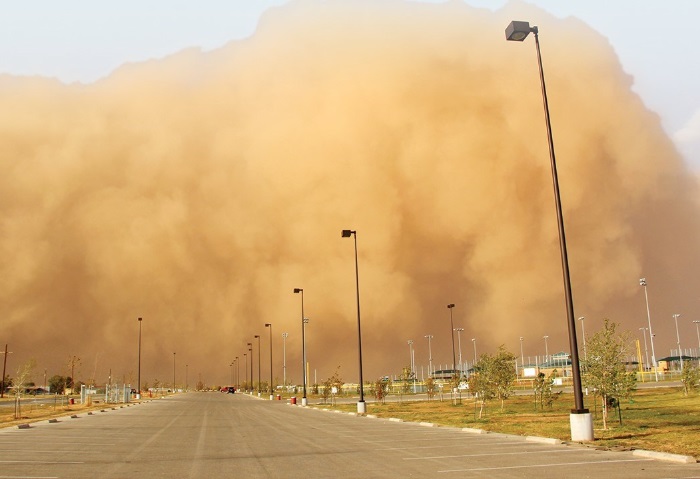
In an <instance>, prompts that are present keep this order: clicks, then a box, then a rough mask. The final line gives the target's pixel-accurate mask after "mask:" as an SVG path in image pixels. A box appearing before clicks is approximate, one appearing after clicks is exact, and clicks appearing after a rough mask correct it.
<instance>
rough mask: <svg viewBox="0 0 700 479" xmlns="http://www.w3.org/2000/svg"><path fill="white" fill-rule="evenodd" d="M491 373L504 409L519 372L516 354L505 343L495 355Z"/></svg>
mask: <svg viewBox="0 0 700 479" xmlns="http://www.w3.org/2000/svg"><path fill="white" fill-rule="evenodd" d="M491 374H492V381H493V382H494V383H495V387H496V397H497V398H498V399H500V401H501V411H503V406H504V403H505V400H506V399H508V398H509V397H510V396H511V395H512V394H513V385H514V384H515V380H516V379H518V373H517V372H516V370H515V355H514V354H513V353H511V352H510V351H507V350H506V348H505V346H503V345H500V346H499V348H498V351H497V352H496V355H495V356H494V357H493V366H492V367H491Z"/></svg>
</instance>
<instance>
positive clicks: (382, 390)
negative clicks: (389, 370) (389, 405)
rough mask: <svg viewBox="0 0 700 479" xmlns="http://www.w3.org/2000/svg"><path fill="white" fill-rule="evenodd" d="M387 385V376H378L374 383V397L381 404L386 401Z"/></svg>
mask: <svg viewBox="0 0 700 479" xmlns="http://www.w3.org/2000/svg"><path fill="white" fill-rule="evenodd" d="M389 386H390V383H389V379H387V378H379V379H377V380H376V381H375V383H374V397H375V398H376V399H377V401H380V402H381V403H382V404H385V403H386V397H387V396H388V395H389Z"/></svg>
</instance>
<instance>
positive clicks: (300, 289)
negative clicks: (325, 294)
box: [294, 288, 304, 293]
mask: <svg viewBox="0 0 700 479" xmlns="http://www.w3.org/2000/svg"><path fill="white" fill-rule="evenodd" d="M294 292H295V293H303V292H304V290H303V289H302V288H294Z"/></svg>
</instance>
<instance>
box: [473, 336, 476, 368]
mask: <svg viewBox="0 0 700 479" xmlns="http://www.w3.org/2000/svg"><path fill="white" fill-rule="evenodd" d="M472 344H473V345H474V364H475V365H476V338H472ZM472 369H473V366H472Z"/></svg>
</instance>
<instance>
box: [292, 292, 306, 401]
mask: <svg viewBox="0 0 700 479" xmlns="http://www.w3.org/2000/svg"><path fill="white" fill-rule="evenodd" d="M294 293H295V294H298V293H301V377H302V380H303V383H304V395H303V396H302V398H301V405H302V406H306V404H307V399H306V331H305V330H306V327H305V325H306V318H305V317H304V289H303V288H294Z"/></svg>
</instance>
